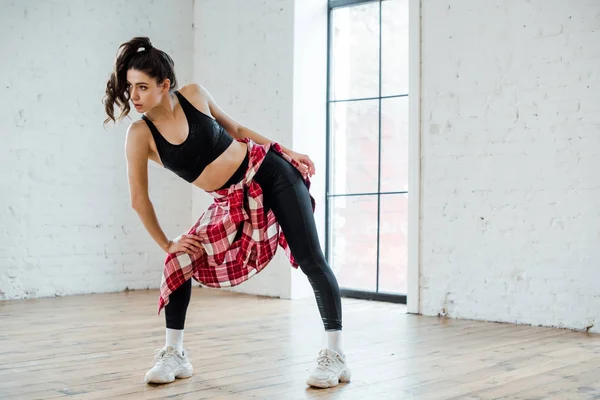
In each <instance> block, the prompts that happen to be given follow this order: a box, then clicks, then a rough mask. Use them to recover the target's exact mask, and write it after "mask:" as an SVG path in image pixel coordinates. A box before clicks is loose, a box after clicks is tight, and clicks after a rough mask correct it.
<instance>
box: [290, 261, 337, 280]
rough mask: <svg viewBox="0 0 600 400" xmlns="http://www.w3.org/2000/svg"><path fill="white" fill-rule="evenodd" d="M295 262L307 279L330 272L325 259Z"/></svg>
mask: <svg viewBox="0 0 600 400" xmlns="http://www.w3.org/2000/svg"><path fill="white" fill-rule="evenodd" d="M296 262H297V263H298V265H299V266H300V269H301V270H302V272H304V274H305V275H306V276H308V277H312V276H322V275H325V274H326V273H327V272H328V271H329V270H330V269H329V265H327V261H325V257H306V258H302V259H299V260H296Z"/></svg>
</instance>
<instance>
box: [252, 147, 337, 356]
mask: <svg viewBox="0 0 600 400" xmlns="http://www.w3.org/2000/svg"><path fill="white" fill-rule="evenodd" d="M269 153H272V152H271V151H270V152H269ZM274 157H276V158H274ZM265 163H266V165H263V166H261V169H260V170H259V173H258V174H257V175H256V180H257V182H258V183H259V184H260V185H261V187H262V188H263V192H264V197H265V203H266V204H267V205H268V207H270V208H271V209H272V210H273V213H274V214H275V217H276V218H277V221H278V222H279V225H280V226H281V229H282V231H283V233H284V235H285V237H286V239H287V241H288V244H289V246H290V250H291V251H292V254H293V255H294V258H295V259H296V261H297V262H298V264H299V265H300V268H301V269H302V271H303V272H304V273H305V274H306V276H307V277H308V280H309V282H310V284H311V286H312V288H313V290H314V292H315V298H316V300H317V305H318V307H319V312H320V314H321V318H322V320H323V325H324V326H325V330H327V331H340V330H341V329H342V305H341V297H340V290H339V287H338V283H337V279H336V278H335V275H334V274H333V271H332V270H331V268H330V267H329V265H328V264H327V261H326V260H325V256H324V255H323V252H322V251H321V246H320V244H319V237H318V235H317V228H316V226H315V219H314V215H313V212H312V206H311V202H310V196H309V192H308V189H307V188H306V185H305V184H304V182H303V181H302V176H301V175H300V173H299V172H298V170H297V169H296V168H294V167H293V166H292V165H290V164H289V163H288V162H287V161H285V160H284V159H283V158H281V157H279V156H276V155H275V154H273V155H271V156H270V158H269V159H268V160H265ZM264 167H265V170H263V168H264ZM329 336H332V335H329V334H328V337H329ZM333 336H337V338H339V332H338V334H334V335H333ZM336 347H338V349H336V351H341V349H339V347H340V346H339V341H338V346H336Z"/></svg>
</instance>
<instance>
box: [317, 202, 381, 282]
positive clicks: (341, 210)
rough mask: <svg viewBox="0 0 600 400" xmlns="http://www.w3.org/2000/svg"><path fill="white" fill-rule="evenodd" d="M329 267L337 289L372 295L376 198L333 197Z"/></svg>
mask: <svg viewBox="0 0 600 400" xmlns="http://www.w3.org/2000/svg"><path fill="white" fill-rule="evenodd" d="M329 204H330V205H331V226H330V231H329V232H330V243H331V252H330V254H331V268H332V269H333V271H334V272H335V274H336V276H337V279H338V283H339V286H340V287H343V288H345V289H356V290H365V291H370V292H374V291H375V289H376V285H377V196H376V195H373V196H352V197H333V198H331V199H330V203H329Z"/></svg>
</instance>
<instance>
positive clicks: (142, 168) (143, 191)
mask: <svg viewBox="0 0 600 400" xmlns="http://www.w3.org/2000/svg"><path fill="white" fill-rule="evenodd" d="M144 133H145V132H144V131H143V130H141V129H140V127H139V125H138V124H137V123H133V124H132V125H131V126H130V127H129V129H128V130H127V138H126V140H125V155H126V158H127V177H128V181H129V195H130V199H131V206H132V207H133V209H134V210H135V211H136V212H137V214H138V216H139V217H140V219H141V221H142V223H143V224H144V227H145V228H146V230H147V231H148V233H149V234H150V236H152V238H153V239H154V241H155V242H156V243H157V244H158V245H159V246H160V248H161V249H163V250H164V251H166V252H167V253H175V252H178V251H184V252H186V253H195V252H198V251H201V250H202V246H201V244H200V243H199V242H198V239H199V238H198V237H197V236H194V235H183V236H182V237H180V238H178V239H177V240H175V241H173V240H169V238H168V237H167V235H165V233H164V232H163V230H162V229H161V227H160V224H159V223H158V219H157V218H156V212H155V211H154V206H153V205H152V202H151V201H150V196H149V194H148V154H149V151H150V147H149V145H148V139H147V137H146V135H145V134H144Z"/></svg>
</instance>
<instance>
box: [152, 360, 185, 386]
mask: <svg viewBox="0 0 600 400" xmlns="http://www.w3.org/2000/svg"><path fill="white" fill-rule="evenodd" d="M193 374H194V368H193V367H192V364H187V365H183V366H182V367H181V368H180V370H179V371H178V372H177V374H174V375H173V376H155V377H152V378H150V379H149V378H148V377H147V376H146V377H145V378H144V381H145V382H146V383H171V382H174V381H175V379H186V378H190V377H191V376H192V375H193Z"/></svg>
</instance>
